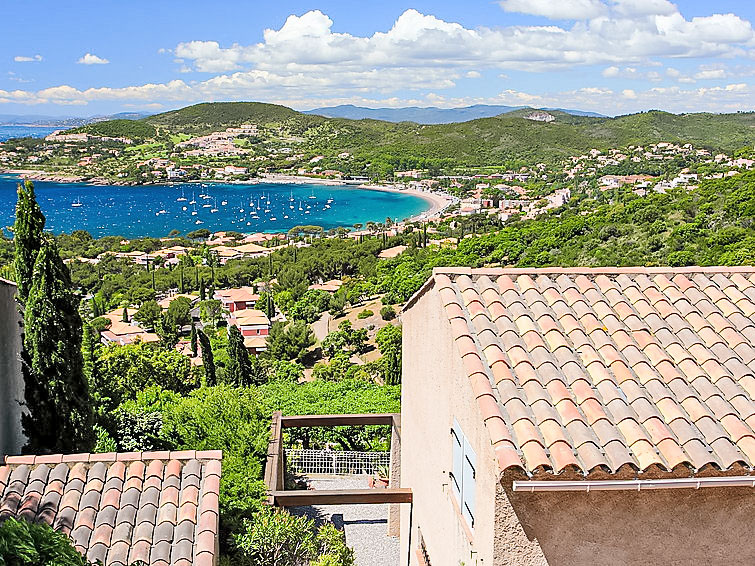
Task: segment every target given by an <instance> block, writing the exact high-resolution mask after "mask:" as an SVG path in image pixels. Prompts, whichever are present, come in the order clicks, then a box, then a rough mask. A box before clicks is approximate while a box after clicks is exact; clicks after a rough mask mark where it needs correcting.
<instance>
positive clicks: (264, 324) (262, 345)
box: [228, 309, 270, 354]
mask: <svg viewBox="0 0 755 566" xmlns="http://www.w3.org/2000/svg"><path fill="white" fill-rule="evenodd" d="M228 324H229V325H231V326H237V327H238V329H239V330H240V331H241V335H242V336H243V337H244V344H245V345H246V347H247V349H250V350H252V353H255V354H256V353H259V352H261V351H263V350H266V349H267V336H268V334H270V319H269V318H267V315H266V314H265V313H264V312H262V311H261V310H257V309H246V310H242V311H237V312H236V313H234V314H233V315H231V316H230V317H229V318H228Z"/></svg>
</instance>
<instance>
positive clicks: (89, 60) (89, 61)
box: [76, 53, 110, 65]
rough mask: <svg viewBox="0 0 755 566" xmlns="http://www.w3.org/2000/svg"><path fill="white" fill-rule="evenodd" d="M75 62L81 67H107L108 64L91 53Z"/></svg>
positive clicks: (105, 60)
mask: <svg viewBox="0 0 755 566" xmlns="http://www.w3.org/2000/svg"><path fill="white" fill-rule="evenodd" d="M76 62H77V63H79V64H81V65H107V64H108V63H110V61H108V60H107V59H103V58H102V57H97V55H93V54H92V53H87V54H86V55H84V56H83V57H81V58H80V59H79V60H78V61H76Z"/></svg>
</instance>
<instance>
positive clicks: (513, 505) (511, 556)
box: [495, 487, 755, 566]
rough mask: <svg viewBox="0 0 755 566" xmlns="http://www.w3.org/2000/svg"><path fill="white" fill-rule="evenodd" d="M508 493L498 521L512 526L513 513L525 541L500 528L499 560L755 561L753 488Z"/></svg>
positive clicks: (557, 564)
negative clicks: (508, 536) (506, 533)
mask: <svg viewBox="0 0 755 566" xmlns="http://www.w3.org/2000/svg"><path fill="white" fill-rule="evenodd" d="M508 495H509V499H508V500H507V498H506V496H505V495H503V496H502V497H501V498H499V507H498V510H497V513H496V520H497V521H498V522H499V523H500V524H505V523H511V519H512V511H513V513H514V514H515V515H516V519H517V522H520V523H521V524H522V525H525V527H524V533H525V534H526V538H525V539H523V538H521V530H520V531H519V533H517V532H515V531H514V532H512V534H513V535H514V536H513V537H511V540H514V541H515V543H514V544H511V542H509V543H506V540H505V539H506V538H507V537H505V536H501V535H505V533H504V532H503V531H502V530H501V531H500V532H499V536H498V537H497V538H496V548H497V557H496V562H495V564H501V565H504V564H505V565H512V566H513V565H517V566H521V565H525V566H534V565H537V566H540V565H542V564H547V565H548V566H567V565H569V566H571V565H574V564H579V565H580V566H593V565H594V566H598V565H600V566H604V565H606V564H611V565H612V566H614V565H615V566H624V565H632V566H645V565H647V566H651V565H652V566H657V565H659V564H663V565H664V566H674V565H679V566H682V565H689V564H705V565H706V566H718V565H721V566H724V565H731V564H735V563H736V564H755V545H754V544H753V543H752V537H753V533H755V490H754V489H753V488H726V487H720V488H718V487H716V488H702V489H699V490H694V489H668V490H654V491H645V492H635V491H593V492H591V493H589V494H588V493H584V492H570V493H556V492H551V493H534V494H533V493H520V492H517V493H511V492H509V493H508ZM509 501H510V504H509ZM537 546H539V548H540V549H541V551H542V555H540V552H539V551H538V548H537ZM538 555H540V556H541V558H540V559H538V558H537V557H538ZM542 556H544V558H542Z"/></svg>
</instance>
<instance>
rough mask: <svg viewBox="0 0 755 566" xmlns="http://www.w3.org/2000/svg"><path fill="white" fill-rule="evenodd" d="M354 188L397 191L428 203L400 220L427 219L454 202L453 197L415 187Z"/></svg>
mask: <svg viewBox="0 0 755 566" xmlns="http://www.w3.org/2000/svg"><path fill="white" fill-rule="evenodd" d="M356 188H358V189H365V190H368V191H381V192H384V193H398V194H405V195H410V196H414V197H418V198H421V199H422V200H424V201H425V202H429V203H430V208H429V209H427V210H425V211H424V212H420V213H419V214H415V215H414V216H410V217H409V218H407V219H405V220H400V222H404V221H405V222H416V221H418V220H427V219H429V218H432V217H433V216H436V215H438V214H440V213H441V212H443V211H444V210H445V209H446V208H448V207H449V206H451V205H452V204H453V203H454V199H453V197H450V196H446V195H444V194H442V193H434V192H429V191H418V190H417V189H397V188H395V187H387V186H384V185H358V186H357V187H356Z"/></svg>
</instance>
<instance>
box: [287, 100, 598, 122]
mask: <svg viewBox="0 0 755 566" xmlns="http://www.w3.org/2000/svg"><path fill="white" fill-rule="evenodd" d="M525 108H528V107H527V106H503V105H492V104H475V105H473V106H464V107H460V108H437V107H435V106H429V107H426V108H421V107H419V106H408V107H405V108H366V107H363V106H354V105H353V104H341V105H340V106H327V107H323V108H313V109H312V110H304V111H303V112H302V113H303V114H314V115H317V116H325V117H327V118H348V119H350V120H363V119H370V120H382V121H384V122H394V123H398V122H416V123H417V124H454V123H458V122H469V121H470V120H477V119H479V118H493V117H495V116H500V115H501V114H508V113H509V112H514V111H516V110H522V109H525ZM542 110H546V111H554V112H555V111H558V112H563V113H565V114H571V115H572V116H587V117H590V118H604V117H605V116H603V115H602V114H598V113H596V112H586V111H583V110H569V109H563V108H543V109H542Z"/></svg>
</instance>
